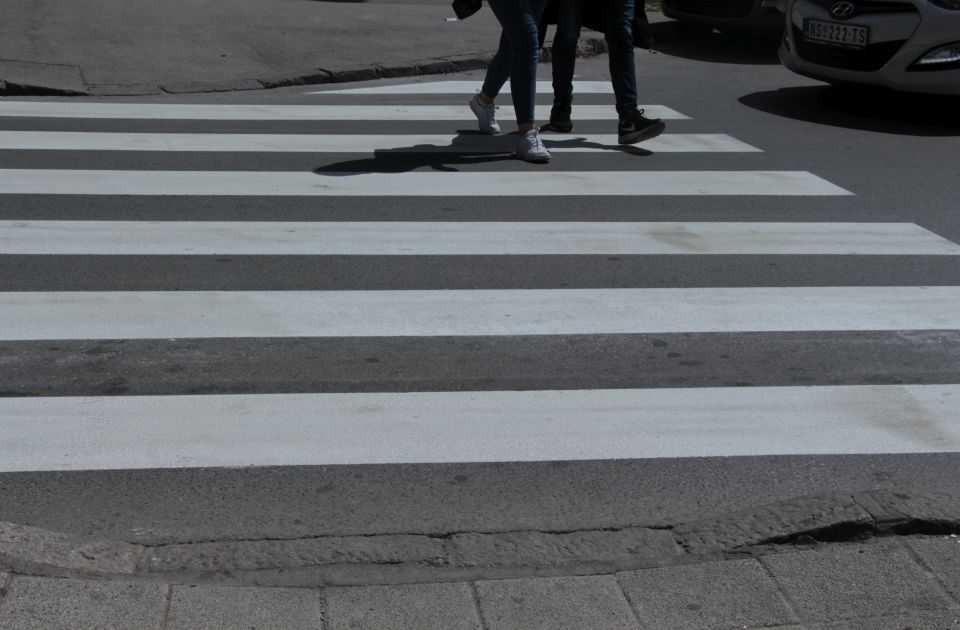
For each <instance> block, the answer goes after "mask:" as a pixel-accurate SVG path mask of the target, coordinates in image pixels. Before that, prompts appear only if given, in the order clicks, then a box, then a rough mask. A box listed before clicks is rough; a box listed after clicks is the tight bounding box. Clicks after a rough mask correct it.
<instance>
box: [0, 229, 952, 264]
mask: <svg viewBox="0 0 960 630" xmlns="http://www.w3.org/2000/svg"><path fill="white" fill-rule="evenodd" d="M0 254H59V255H63V254H74V255H100V254H110V255H118V254H126V255H200V254H205V255H213V254H236V255H287V254H297V255H352V256H404V255H418V256H467V255H471V256H472V255H503V254H517V255H537V254H546V255H551V254H553V255H556V254H581V255H590V254H623V255H631V254H636V255H641V254H646V255H651V254H668V255H671V254H747V255H749V254H774V255H777V254H780V255H786V254H798V255H836V254H840V255H844V254H846V255H867V256H869V255H876V256H908V255H937V256H944V255H947V256H956V255H960V245H958V244H956V243H953V242H951V241H948V240H947V239H944V238H942V237H940V236H937V235H936V234H933V233H932V232H929V231H927V230H925V229H923V228H921V227H920V226H918V225H915V224H912V223H721V222H709V223H622V222H616V223H614V222H580V223H576V222H556V223H552V222H551V223H532V222H531V223H523V222H517V223H498V222H454V221H450V222H436V223H431V222H407V221H389V222H376V221H369V222H292V221H291V222H263V221H244V222H215V221H0Z"/></svg>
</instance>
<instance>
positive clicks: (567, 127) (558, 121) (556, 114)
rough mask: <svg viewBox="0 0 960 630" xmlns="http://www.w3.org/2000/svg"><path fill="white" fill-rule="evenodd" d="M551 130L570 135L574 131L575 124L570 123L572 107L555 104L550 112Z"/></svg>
mask: <svg viewBox="0 0 960 630" xmlns="http://www.w3.org/2000/svg"><path fill="white" fill-rule="evenodd" d="M550 129H552V130H553V131H557V132H559V133H570V132H571V131H573V123H572V122H570V106H569V105H562V104H555V105H554V106H553V109H551V110H550Z"/></svg>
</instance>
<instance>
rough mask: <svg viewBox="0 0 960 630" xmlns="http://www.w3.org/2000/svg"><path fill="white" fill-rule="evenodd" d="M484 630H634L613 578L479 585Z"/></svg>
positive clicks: (502, 581) (623, 598)
mask: <svg viewBox="0 0 960 630" xmlns="http://www.w3.org/2000/svg"><path fill="white" fill-rule="evenodd" d="M477 592H478V594H479V596H480V611H481V613H482V614H483V620H484V622H485V623H486V627H487V629H488V630H567V629H569V630H583V629H584V628H590V630H636V628H637V620H636V618H635V617H634V615H633V612H632V611H631V610H630V605H629V604H628V603H627V600H626V598H625V597H624V596H623V591H621V590H620V585H619V584H617V580H616V578H614V577H613V576H610V575H602V576H596V577H561V578H539V579H525V580H499V581H486V582H478V583H477Z"/></svg>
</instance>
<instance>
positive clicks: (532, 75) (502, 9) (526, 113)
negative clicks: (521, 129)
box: [483, 0, 545, 125]
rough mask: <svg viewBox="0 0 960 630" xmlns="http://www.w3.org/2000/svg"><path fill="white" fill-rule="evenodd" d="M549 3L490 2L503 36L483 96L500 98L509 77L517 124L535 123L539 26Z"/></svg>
mask: <svg viewBox="0 0 960 630" xmlns="http://www.w3.org/2000/svg"><path fill="white" fill-rule="evenodd" d="M544 2H545V0H488V4H489V5H490V9H491V10H492V11H493V14H494V15H495V16H497V20H498V21H499V22H500V26H502V27H503V33H502V34H501V35H500V47H499V48H498V49H497V54H496V55H494V57H493V59H491V60H490V66H489V67H488V68H487V76H486V78H485V79H484V82H483V93H484V94H486V95H487V96H496V95H497V94H499V93H500V89H501V88H502V87H503V84H504V83H506V81H507V77H509V78H510V92H511V95H512V97H513V109H514V111H515V113H516V115H517V124H518V125H523V124H526V123H532V122H534V121H535V119H536V118H535V116H534V105H535V103H536V96H537V62H538V60H539V56H540V51H539V42H538V40H537V33H538V31H537V22H539V21H540V16H541V15H542V14H543V5H544Z"/></svg>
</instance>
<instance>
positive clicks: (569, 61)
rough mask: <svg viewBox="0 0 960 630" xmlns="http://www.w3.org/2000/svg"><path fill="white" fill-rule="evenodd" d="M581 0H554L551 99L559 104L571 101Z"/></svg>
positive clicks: (580, 18)
mask: <svg viewBox="0 0 960 630" xmlns="http://www.w3.org/2000/svg"><path fill="white" fill-rule="evenodd" d="M582 1H583V0H556V2H557V33H556V35H554V36H553V50H552V51H551V52H552V54H551V57H552V59H553V61H552V62H551V63H552V66H553V100H554V102H556V103H558V104H561V105H569V104H570V103H571V102H573V69H574V66H575V65H576V62H577V40H578V39H580V25H581V20H582V19H583V18H582V16H581V9H580V5H581V2H582Z"/></svg>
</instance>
